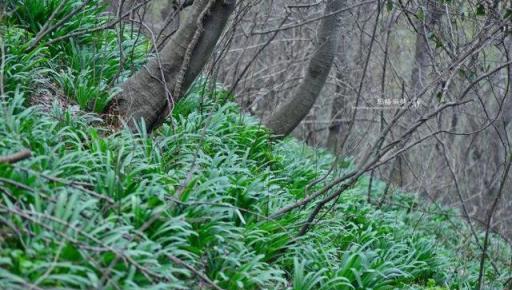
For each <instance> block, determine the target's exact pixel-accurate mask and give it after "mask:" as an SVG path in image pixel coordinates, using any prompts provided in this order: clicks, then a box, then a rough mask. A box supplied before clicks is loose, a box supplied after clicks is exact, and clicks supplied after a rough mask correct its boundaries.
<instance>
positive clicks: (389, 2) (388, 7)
mask: <svg viewBox="0 0 512 290" xmlns="http://www.w3.org/2000/svg"><path fill="white" fill-rule="evenodd" d="M386 9H387V10H388V11H391V10H393V1H392V0H388V2H387V3H386Z"/></svg>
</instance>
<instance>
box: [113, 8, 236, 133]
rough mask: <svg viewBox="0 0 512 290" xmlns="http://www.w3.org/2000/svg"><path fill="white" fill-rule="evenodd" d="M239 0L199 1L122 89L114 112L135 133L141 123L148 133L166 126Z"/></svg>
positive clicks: (114, 102)
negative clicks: (164, 122) (162, 45)
mask: <svg viewBox="0 0 512 290" xmlns="http://www.w3.org/2000/svg"><path fill="white" fill-rule="evenodd" d="M235 2H236V0H196V1H194V3H193V5H192V7H190V8H189V9H190V11H189V14H188V15H187V17H185V19H184V21H183V23H181V25H180V27H179V29H178V31H177V32H176V33H175V35H174V36H173V37H172V38H171V39H170V40H169V42H168V43H167V44H166V45H165V46H164V47H163V49H162V50H161V51H160V52H159V53H158V55H157V56H156V57H154V58H153V59H151V60H150V61H149V62H148V63H147V64H146V65H145V66H144V67H143V68H142V69H141V70H140V71H138V72H137V73H136V74H135V75H133V76H132V77H131V78H129V79H128V80H127V81H126V82H125V83H124V84H123V85H122V87H121V89H122V92H121V93H120V94H118V95H117V96H116V97H114V100H113V103H112V106H113V108H111V111H112V112H113V113H115V114H116V115H118V116H119V117H120V118H121V120H122V121H123V122H125V123H126V124H127V125H128V126H129V127H130V128H131V129H132V130H133V129H134V128H135V127H136V124H137V123H138V122H140V121H141V120H142V121H144V123H145V126H146V129H147V131H148V132H149V131H151V130H153V129H154V128H156V127H158V126H159V125H161V124H162V122H163V121H164V119H165V118H166V117H167V115H168V113H169V111H170V109H171V108H172V105H173V103H174V102H176V101H177V100H179V99H180V98H181V97H182V96H183V93H184V92H186V90H187V89H188V88H189V87H190V85H191V84H192V82H193V81H194V80H195V78H196V77H197V75H198V74H199V73H200V72H201V70H202V68H203V66H204V65H205V63H206V62H207V61H208V59H209V57H210V55H211V53H212V51H213V48H214V47H215V44H216V43H217V41H218V39H219V37H220V35H221V34H222V31H223V30H224V27H225V26H226V24H227V21H228V18H229V16H230V15H231V13H232V12H233V10H234V7H235Z"/></svg>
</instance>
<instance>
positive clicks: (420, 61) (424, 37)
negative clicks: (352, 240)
mask: <svg viewBox="0 0 512 290" xmlns="http://www.w3.org/2000/svg"><path fill="white" fill-rule="evenodd" d="M422 3H423V7H422V9H423V12H424V13H423V14H424V15H425V16H424V17H425V19H424V20H419V21H418V22H417V25H416V30H417V34H416V47H415V52H414V64H413V68H412V71H411V83H410V85H411V87H412V94H410V97H412V98H414V97H415V96H416V95H417V94H419V93H420V92H421V91H422V90H423V88H424V87H425V85H426V82H427V81H428V73H429V71H430V68H429V67H430V64H431V62H432V60H431V57H430V46H429V43H428V33H429V32H430V31H432V29H433V28H434V26H435V25H437V24H438V22H439V21H440V20H441V16H442V11H441V9H440V7H439V5H441V4H438V3H436V1H434V0H424V1H422ZM405 117H406V118H407V116H405ZM399 133H400V132H399ZM398 135H400V134H398ZM404 143H405V142H404ZM404 155H405V154H404ZM405 160H406V157H405V156H402V155H399V156H397V157H396V160H395V161H394V162H393V165H392V168H391V173H390V183H393V184H394V185H396V186H400V187H402V186H404V184H406V183H407V182H406V180H404V179H407V175H405V174H404V173H405V172H404V171H403V169H404V163H405Z"/></svg>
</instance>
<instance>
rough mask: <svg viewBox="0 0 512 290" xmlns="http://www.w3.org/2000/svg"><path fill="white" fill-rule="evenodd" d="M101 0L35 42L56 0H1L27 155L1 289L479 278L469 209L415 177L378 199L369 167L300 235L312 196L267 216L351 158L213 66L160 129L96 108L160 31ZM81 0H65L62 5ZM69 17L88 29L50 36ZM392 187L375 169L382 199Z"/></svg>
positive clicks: (506, 256)
mask: <svg viewBox="0 0 512 290" xmlns="http://www.w3.org/2000/svg"><path fill="white" fill-rule="evenodd" d="M43 2H44V3H43ZM96 2H97V1H90V2H89V4H87V5H85V6H84V7H82V8H81V9H82V12H80V13H78V14H76V15H75V16H74V17H72V18H71V19H69V20H67V22H66V25H65V26H63V27H62V28H61V29H59V30H57V31H54V32H52V33H48V34H47V35H43V37H41V40H40V41H38V42H35V39H37V38H38V37H37V36H38V35H41V31H43V28H44V23H45V22H46V20H47V19H49V18H51V15H52V11H53V10H54V9H55V7H56V6H57V5H58V4H59V3H60V1H52V0H46V1H40V0H18V1H14V0H10V1H7V6H6V7H5V10H6V12H5V13H4V15H3V19H2V24H1V28H0V29H1V32H2V47H3V51H5V54H3V57H2V71H3V75H4V78H3V80H2V88H3V90H4V92H5V93H4V95H3V96H2V98H1V100H0V102H1V107H0V156H3V155H7V154H11V153H13V152H17V151H19V150H22V149H29V150H30V151H31V152H32V157H31V158H29V159H26V160H24V161H21V162H18V163H16V164H12V165H11V164H0V195H1V199H0V213H1V214H0V289H29V288H31V287H32V289H45V288H51V289H55V288H66V289H69V288H76V289H93V288H102V287H103V288H106V289H138V288H143V289H219V288H222V289H297V290H298V289H301V290H302V289H393V288H404V289H411V288H430V289H463V288H472V287H474V286H475V285H476V282H477V278H478V274H479V264H480V254H481V251H480V249H479V248H478V246H476V245H475V243H474V240H473V236H472V235H471V231H470V230H469V228H468V226H467V225H466V224H465V223H464V222H463V221H462V218H460V217H459V215H458V212H457V211H455V210H447V209H443V208H438V207H435V206H428V205H425V204H426V203H425V202H422V201H419V200H417V199H415V198H414V197H412V195H409V194H405V193H396V194H395V195H393V197H392V200H391V202H388V203H385V204H384V205H383V206H382V207H378V206H376V205H374V204H371V203H368V202H367V191H368V178H361V179H360V180H359V181H358V182H357V183H356V184H355V185H354V186H353V187H351V188H350V189H348V190H346V191H345V192H344V193H343V195H342V196H341V197H340V199H339V200H338V201H337V202H336V204H335V205H334V206H333V207H331V208H329V210H327V211H325V212H323V213H322V219H321V221H320V222H319V223H317V224H315V225H314V227H313V228H312V230H311V231H310V232H308V233H307V234H306V235H305V236H303V237H300V238H295V237H296V235H297V231H298V228H300V226H301V223H302V222H303V221H304V220H305V219H306V218H307V216H308V212H310V211H311V209H312V206H313V205H308V206H305V207H304V208H301V209H298V210H296V211H292V212H290V213H288V214H286V215H284V216H282V217H280V218H278V219H269V218H267V216H268V215H269V214H271V213H273V212H275V211H276V210H277V209H279V208H282V207H283V206H285V205H288V204H290V203H292V202H294V201H296V200H298V199H300V198H302V197H304V195H305V194H306V192H305V188H307V186H308V185H309V184H311V183H312V182H313V181H315V180H317V179H318V178H321V177H323V176H325V175H326V174H327V173H328V172H330V174H329V175H328V177H327V180H329V179H332V178H335V177H336V176H339V175H340V174H342V173H343V172H346V171H347V170H350V169H351V168H352V166H353V165H352V162H351V161H350V160H348V159H347V160H335V158H334V157H333V156H332V155H330V154H329V153H327V152H324V151H322V150H316V149H313V148H308V147H307V146H305V145H304V144H302V143H300V142H298V141H295V140H293V139H286V140H282V141H272V140H271V139H270V138H269V137H270V136H269V135H268V133H267V132H266V130H265V129H264V128H262V127H261V126H260V125H259V123H258V120H256V119H253V118H252V117H250V116H247V115H245V114H243V113H241V112H240V111H239V109H238V107H237V105H236V104H234V103H233V102H232V99H233V96H231V95H230V94H229V93H227V92H226V91H224V90H223V89H222V87H221V86H219V85H217V84H214V83H211V82H208V81H206V80H203V79H201V80H198V81H197V82H196V84H195V86H194V87H193V88H192V89H191V90H190V91H189V92H188V96H187V98H186V99H185V100H183V101H181V102H180V103H178V104H177V105H176V107H175V108H174V110H173V116H172V118H171V119H170V120H169V121H168V122H167V123H166V124H164V125H163V126H162V127H161V128H160V129H159V130H157V131H156V132H154V133H153V134H151V135H147V134H145V133H144V130H143V128H141V130H140V133H138V134H134V133H131V132H129V131H128V130H115V129H112V128H110V127H109V126H108V125H106V124H105V122H104V121H103V119H102V118H101V117H100V116H99V115H97V114H95V113H92V112H102V110H103V109H104V108H105V106H106V104H107V103H108V101H109V99H110V97H111V96H112V94H114V93H115V92H116V84H118V83H119V82H121V81H122V80H123V79H124V78H125V77H126V76H128V75H129V74H130V73H131V71H133V70H135V69H136V68H138V67H140V66H141V65H142V63H143V62H144V58H145V55H146V53H147V51H148V49H149V46H150V45H149V44H148V43H147V42H146V41H145V40H144V39H143V37H139V36H138V34H136V33H135V34H132V33H130V32H129V31H127V32H126V33H124V36H123V37H121V39H119V34H118V33H117V32H116V31H115V30H111V29H104V30H98V31H96V32H87V33H85V32H86V31H84V29H89V30H91V29H93V28H94V27H100V26H102V25H105V24H106V23H108V21H109V19H108V18H107V17H106V16H100V15H101V14H100V13H101V9H100V8H98V5H97V3H96ZM41 3H42V4H41ZM80 3H81V2H80V1H76V0H69V1H65V4H64V5H63V8H62V7H61V9H63V10H62V11H63V12H62V13H61V14H62V15H57V16H55V18H56V19H59V17H63V16H64V15H66V14H67V13H69V11H72V10H73V9H75V8H76V7H78V6H77V5H79V4H80ZM52 5H53V6H52ZM73 31H75V32H76V31H84V33H83V34H80V35H79V36H77V37H75V38H73V41H71V40H69V39H64V40H62V41H53V40H55V39H56V38H58V37H61V36H64V35H66V34H68V33H72V32H73ZM119 43H121V49H119ZM33 104H37V105H36V106H33ZM77 107H79V108H77ZM87 112H89V113H87ZM333 162H335V163H336V165H337V166H336V169H335V170H334V171H332V172H331V171H330V169H331V167H332V164H333ZM319 186H321V183H319V184H318V185H316V186H313V187H312V188H311V189H310V191H314V190H315V188H318V187H319ZM384 187H385V184H384V183H382V182H380V181H375V180H374V184H373V186H372V193H371V195H372V196H373V197H374V198H373V199H374V200H378V197H379V196H380V195H381V194H382V192H383V190H384ZM477 234H478V235H481V236H483V233H480V232H478V233H477ZM488 252H489V258H488V259H487V261H493V262H492V263H491V262H487V263H486V264H485V270H486V271H485V273H486V275H485V277H484V278H485V280H486V285H489V287H496V288H504V286H503V285H504V283H506V282H507V279H509V278H510V270H509V268H510V266H508V263H509V262H510V252H509V250H508V247H507V246H506V245H505V243H503V241H502V240H500V239H499V238H497V237H493V239H492V242H491V245H490V249H489V251H488ZM494 267H496V268H497V269H498V271H499V273H497V271H495V269H494Z"/></svg>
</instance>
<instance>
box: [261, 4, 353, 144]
mask: <svg viewBox="0 0 512 290" xmlns="http://www.w3.org/2000/svg"><path fill="white" fill-rule="evenodd" d="M345 1H346V0H328V1H327V5H326V7H325V10H324V15H326V17H324V18H323V19H322V20H321V23H320V26H319V28H318V31H317V35H318V45H317V47H316V48H315V52H314V53H313V56H312V57H311V60H310V61H309V65H308V68H307V71H306V75H305V76H304V79H303V80H302V82H301V84H300V85H299V86H298V87H297V88H296V90H295V91H294V93H293V95H292V96H291V97H290V98H289V99H288V100H287V101H285V103H284V104H283V105H281V106H280V107H279V108H278V109H277V111H276V112H275V113H274V114H272V115H271V116H270V118H268V119H266V120H264V124H265V126H267V128H269V129H270V130H271V131H272V133H273V134H275V135H277V136H286V135H288V134H290V133H291V132H292V131H293V129H295V127H297V125H299V124H300V122H301V121H302V120H303V119H304V117H306V115H307V114H308V113H309V111H310V110H311V107H313V105H314V103H315V101H316V99H317V98H318V95H319V94H320V91H321V90H322V88H323V86H324V84H325V81H326V79H327V76H328V75H329V71H330V70H331V66H332V63H333V60H334V56H335V54H336V50H337V47H338V36H339V34H340V30H341V21H340V20H341V17H340V13H333V12H336V11H338V10H341V9H342V7H343V6H344V3H345ZM330 14H331V15H330Z"/></svg>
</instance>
